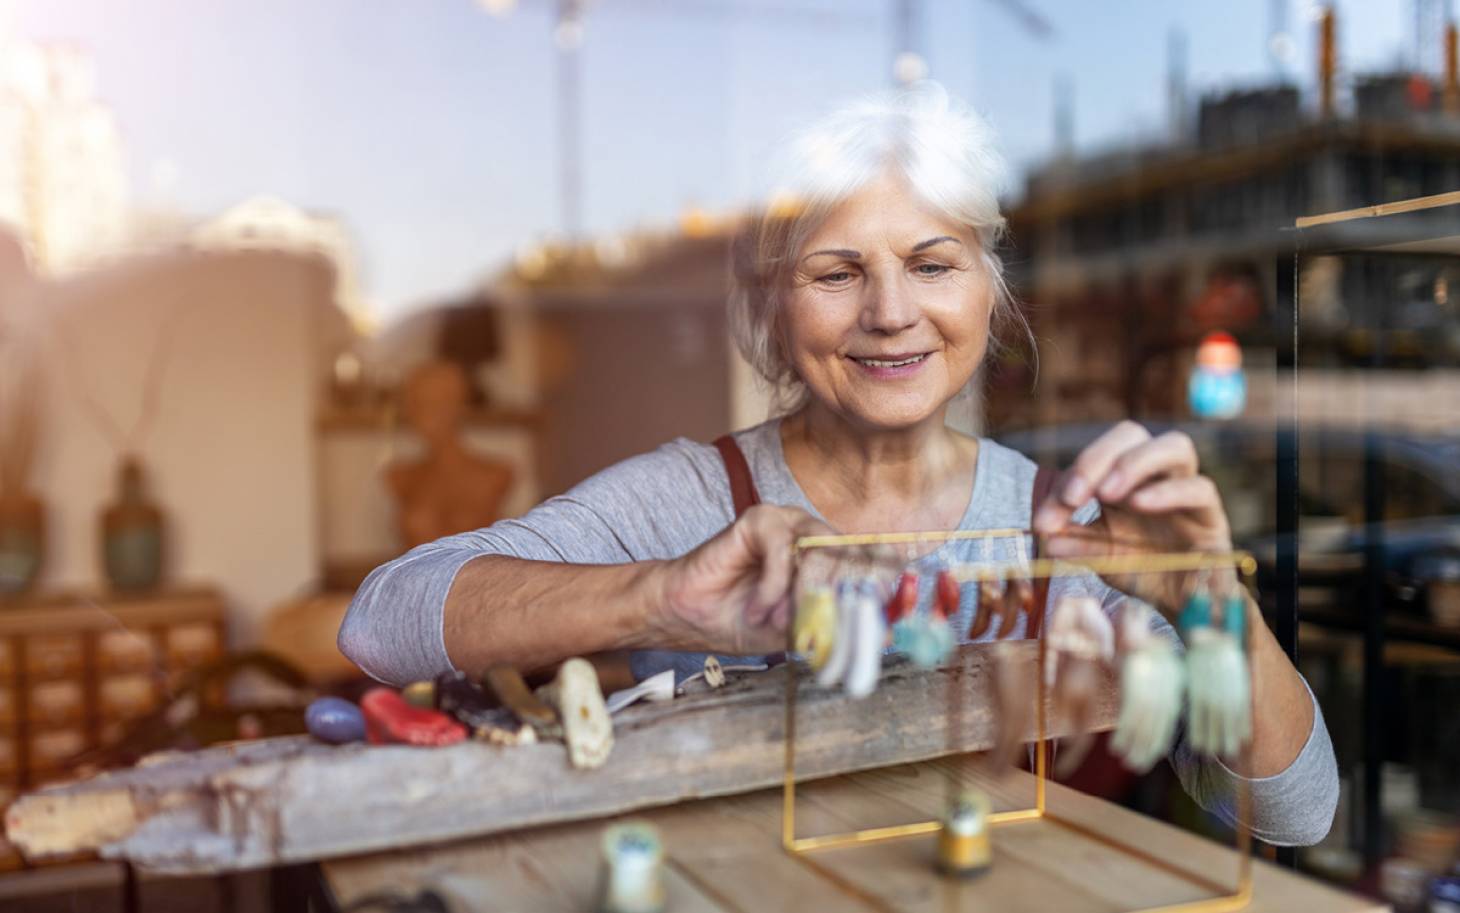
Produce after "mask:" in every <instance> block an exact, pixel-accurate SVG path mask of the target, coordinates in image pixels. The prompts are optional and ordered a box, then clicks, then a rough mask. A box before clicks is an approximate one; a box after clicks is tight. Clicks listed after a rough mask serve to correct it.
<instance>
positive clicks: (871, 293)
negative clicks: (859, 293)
mask: <svg viewBox="0 0 1460 913" xmlns="http://www.w3.org/2000/svg"><path fill="white" fill-rule="evenodd" d="M917 322H918V305H917V301H916V300H915V298H914V295H913V293H912V289H909V288H908V287H907V286H906V284H905V283H904V282H903V281H902V279H901V277H896V276H894V277H889V278H885V279H873V281H871V282H869V283H867V293H866V299H865V300H864V301H863V303H862V315H861V325H862V329H863V330H864V331H865V332H868V333H885V334H887V335H893V334H895V333H899V332H901V331H902V330H905V329H907V328H908V327H911V326H912V325H913V324H915V323H917Z"/></svg>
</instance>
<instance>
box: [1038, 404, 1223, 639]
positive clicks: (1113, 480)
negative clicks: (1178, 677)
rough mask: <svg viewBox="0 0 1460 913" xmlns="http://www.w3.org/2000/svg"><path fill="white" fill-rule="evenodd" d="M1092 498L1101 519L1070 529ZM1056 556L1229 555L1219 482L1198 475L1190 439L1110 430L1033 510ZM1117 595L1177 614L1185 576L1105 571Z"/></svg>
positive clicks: (1127, 427) (1126, 425) (1123, 426)
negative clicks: (1179, 553)
mask: <svg viewBox="0 0 1460 913" xmlns="http://www.w3.org/2000/svg"><path fill="white" fill-rule="evenodd" d="M1091 498H1095V499H1098V500H1099V502H1100V518H1099V519H1098V520H1097V521H1096V522H1094V523H1092V524H1090V525H1088V526H1083V527H1081V526H1074V525H1071V523H1070V517H1071V516H1072V515H1073V514H1074V513H1075V511H1076V510H1078V509H1079V508H1080V507H1082V506H1084V505H1085V504H1086V503H1087V502H1088V501H1089V500H1090V499H1091ZM1033 525H1034V531H1035V533H1036V534H1037V535H1041V536H1045V537H1046V540H1045V549H1046V552H1047V553H1048V554H1049V555H1050V556H1051V557H1055V558H1079V557H1093V556H1104V555H1119V554H1129V553H1133V552H1178V551H1197V552H1228V551H1231V549H1232V533H1231V529H1230V527H1229V525H1228V523H1227V512H1226V510H1225V509H1224V508H1223V507H1222V499H1221V495H1220V493H1219V492H1218V491H1217V486H1216V484H1215V483H1214V482H1212V480H1211V479H1209V478H1207V477H1206V476H1204V475H1201V474H1200V472H1199V468H1198V465H1197V455H1196V446H1195V445H1194V444H1193V443H1192V440H1191V438H1190V437H1188V436H1187V435H1186V434H1183V433H1182V432H1179V431H1170V432H1167V433H1165V434H1163V435H1161V436H1160V437H1155V438H1153V437H1151V433H1150V432H1149V431H1147V430H1146V429H1145V428H1143V427H1141V426H1140V425H1138V424H1136V423H1135V422H1131V421H1125V422H1121V423H1120V424H1118V425H1116V426H1115V427H1114V428H1111V429H1110V430H1109V431H1107V432H1106V433H1105V434H1103V435H1101V436H1100V437H1099V438H1098V439H1097V440H1095V441H1094V442H1093V443H1092V444H1090V445H1089V446H1088V447H1086V448H1085V449H1084V450H1083V451H1081V453H1080V455H1079V456H1078V457H1077V458H1076V459H1075V462H1074V465H1072V466H1071V467H1070V468H1069V469H1067V470H1066V471H1065V472H1064V473H1062V474H1061V476H1060V478H1059V479H1058V480H1057V481H1056V483H1055V485H1054V487H1053V488H1052V489H1051V491H1050V494H1049V497H1047V498H1046V499H1045V501H1044V503H1043V504H1041V505H1040V506H1039V509H1038V510H1037V511H1036V512H1035V514H1034V524H1033ZM1102 576H1103V577H1104V578H1105V580H1106V582H1107V583H1109V584H1110V585H1111V586H1113V587H1115V588H1116V589H1118V590H1121V591H1122V592H1125V593H1129V594H1131V595H1133V596H1138V597H1140V598H1142V599H1144V600H1146V601H1147V602H1150V603H1153V604H1154V605H1156V606H1157V607H1158V608H1159V609H1160V610H1161V611H1162V613H1163V614H1165V615H1166V616H1167V618H1168V619H1169V618H1174V617H1175V616H1176V614H1177V613H1178V612H1179V611H1180V607H1181V603H1182V601H1183V600H1184V599H1185V596H1186V593H1187V592H1188V591H1189V589H1190V587H1189V584H1188V580H1187V577H1186V575H1183V574H1172V573H1164V574H1105V575H1102Z"/></svg>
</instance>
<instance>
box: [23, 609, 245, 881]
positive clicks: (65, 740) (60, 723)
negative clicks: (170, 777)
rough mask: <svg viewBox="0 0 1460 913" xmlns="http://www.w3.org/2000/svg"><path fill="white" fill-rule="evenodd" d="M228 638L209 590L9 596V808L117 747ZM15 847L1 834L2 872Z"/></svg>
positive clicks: (221, 614) (222, 613)
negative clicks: (81, 761)
mask: <svg viewBox="0 0 1460 913" xmlns="http://www.w3.org/2000/svg"><path fill="white" fill-rule="evenodd" d="M226 633H227V630H226V613H225V608H224V604H223V600H222V597H221V596H220V595H219V594H218V593H217V592H216V591H214V590H212V589H209V588H196V589H178V590H165V591H159V592H154V593H146V594H99V595H94V596H93V595H83V594H61V595H56V596H48V597H36V598H27V599H10V600H0V808H4V807H5V806H6V805H7V804H8V803H9V802H10V800H11V799H12V798H14V797H15V796H17V795H19V794H20V793H21V792H24V791H26V790H29V789H32V788H34V787H37V786H40V785H42V784H44V783H46V782H48V781H51V780H55V779H60V778H63V777H65V776H66V775H67V773H68V762H69V761H70V759H72V758H73V757H75V756H76V755H77V754H79V753H80V752H82V751H86V750H89V749H93V748H97V747H100V746H102V745H105V744H107V743H109V742H111V741H114V740H115V739H116V738H117V737H118V736H119V735H120V734H121V733H122V732H123V731H124V730H125V729H126V726H127V724H128V722H130V721H131V720H133V719H136V718H137V717H140V716H142V715H144V714H146V713H148V712H149V711H151V710H153V709H155V708H156V707H157V706H158V704H159V703H160V702H161V701H162V700H164V699H165V698H166V696H167V695H168V693H169V691H170V689H171V688H172V687H173V686H174V685H175V684H176V683H177V681H178V679H179V678H180V677H181V676H182V675H183V674H185V673H186V672H187V671H188V670H190V669H193V668H195V667H197V666H200V665H203V664H205V663H207V662H209V661H211V660H213V659H215V658H217V657H219V656H221V655H222V654H223V651H224V647H225V642H226ZM8 850H9V848H8V845H7V844H6V843H5V841H4V839H3V837H0V869H4V868H8V867H11V866H13V865H15V864H16V863H17V861H18V860H17V859H16V857H14V856H13V855H12V854H11V853H10V852H9V851H8Z"/></svg>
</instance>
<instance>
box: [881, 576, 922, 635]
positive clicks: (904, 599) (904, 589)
mask: <svg viewBox="0 0 1460 913" xmlns="http://www.w3.org/2000/svg"><path fill="white" fill-rule="evenodd" d="M917 607H918V575H917V574H914V573H913V572H912V571H904V572H903V575H902V576H901V577H899V578H897V591H896V592H894V593H893V594H892V598H891V599H889V600H887V623H888V624H889V625H895V624H897V623H898V622H899V621H901V620H902V619H903V618H905V617H907V616H908V615H911V614H912V613H913V610H915V609H916V608H917Z"/></svg>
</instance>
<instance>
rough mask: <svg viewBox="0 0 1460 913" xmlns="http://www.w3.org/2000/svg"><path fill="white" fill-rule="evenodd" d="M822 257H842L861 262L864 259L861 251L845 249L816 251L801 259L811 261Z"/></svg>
mask: <svg viewBox="0 0 1460 913" xmlns="http://www.w3.org/2000/svg"><path fill="white" fill-rule="evenodd" d="M822 256H832V257H840V258H842V259H843V260H860V259H862V253H861V251H855V250H851V249H849V248H845V247H841V248H837V249H836V250H818V251H815V252H813V253H809V254H807V255H806V256H804V257H802V258H801V259H802V260H810V259H811V258H812V257H822Z"/></svg>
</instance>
